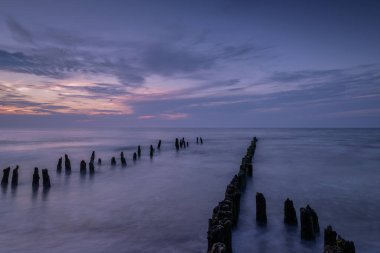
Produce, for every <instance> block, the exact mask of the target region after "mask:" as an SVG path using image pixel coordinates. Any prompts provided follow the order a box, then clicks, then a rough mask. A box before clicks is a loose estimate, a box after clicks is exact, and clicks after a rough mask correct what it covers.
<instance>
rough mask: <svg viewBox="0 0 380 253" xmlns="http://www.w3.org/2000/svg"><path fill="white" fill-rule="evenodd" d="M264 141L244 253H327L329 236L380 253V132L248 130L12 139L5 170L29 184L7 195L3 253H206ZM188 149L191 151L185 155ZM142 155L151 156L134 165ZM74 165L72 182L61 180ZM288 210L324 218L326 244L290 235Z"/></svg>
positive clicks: (241, 226) (242, 234)
mask: <svg viewBox="0 0 380 253" xmlns="http://www.w3.org/2000/svg"><path fill="white" fill-rule="evenodd" d="M254 136H256V137H257V138H258V142H257V148H256V154H255V156H254V159H253V176H252V178H250V179H249V180H248V185H247V188H246V190H245V192H244V194H243V195H242V198H241V208H240V218H239V222H238V225H237V226H236V227H235V228H234V230H233V238H232V245H233V252H234V253H243V252H244V253H246V252H257V253H269V252H271V253H272V252H289V253H290V252H292V253H294V252H305V253H314V252H315V253H317V252H318V253H321V252H323V229H324V228H326V226H327V225H332V227H333V229H334V230H336V231H337V232H338V234H340V235H341V236H342V237H343V238H344V239H346V240H352V241H354V243H355V246H356V252H360V253H363V252H369V253H371V252H373V253H378V252H380V240H379V239H380V129H247V128H246V129H238V128H233V129H227V128H141V129H138V128H115V129H38V130H37V129H1V130H0V168H1V169H4V168H6V167H8V166H11V168H12V170H13V169H14V168H15V167H16V165H18V166H19V183H18V186H17V187H16V188H12V187H11V185H10V184H9V185H8V186H7V187H2V189H1V193H0V252H1V253H25V252H28V253H45V252H46V253H77V252H78V253H82V252H91V253H103V252H104V253H105V252H107V253H113V252H114V253H126V252H128V253H129V252H131V253H134V252H136V253H139V252H142V253H148V252H149V253H151V252H157V253H158V252H162V253H182V252H183V253H187V252H189V253H190V252H191V253H197V252H199V253H206V251H207V228H208V219H209V218H210V217H211V214H212V209H213V208H214V207H215V206H216V205H217V204H218V202H219V201H221V200H222V199H223V198H224V192H225V189H226V186H227V184H228V183H229V182H230V180H231V179H232V177H233V176H234V174H236V173H237V172H238V170H239V165H240V162H241V159H242V157H243V155H244V154H245V152H246V149H247V147H248V146H249V144H250V142H251V140H252V138H253V137H254ZM182 137H184V138H185V139H186V141H188V142H189V147H188V148H185V149H180V150H179V151H176V149H175V145H174V141H175V138H182ZM196 137H202V139H203V144H197V143H196ZM159 140H162V145H161V149H160V150H157V148H156V146H157V143H158V141H159ZM138 145H141V148H142V156H141V158H140V159H138V160H137V161H136V162H133V160H132V155H133V153H134V152H136V150H137V146H138ZM150 145H153V146H154V148H156V151H155V154H154V156H153V157H152V158H150V156H149V146H150ZM93 150H94V151H95V153H96V160H97V159H98V158H101V159H102V164H101V165H97V164H95V174H94V175H89V174H86V175H81V174H80V172H79V168H80V162H81V160H85V161H86V162H87V163H88V162H89V160H90V156H91V152H92V151H93ZM120 152H124V154H125V157H126V159H127V166H126V167H122V166H121V165H120ZM64 154H68V155H69V157H70V159H71V165H72V173H71V174H69V175H67V174H65V173H64V168H63V172H62V173H61V174H59V173H57V172H56V166H57V161H58V158H59V157H62V156H64ZM112 156H115V157H116V160H117V165H116V166H111V157H112ZM35 167H37V168H39V170H40V173H41V169H45V168H47V169H48V171H49V175H50V180H51V188H50V189H49V190H43V189H42V186H40V187H39V189H38V190H37V191H33V190H32V174H33V170H34V168H35ZM0 172H1V173H2V171H0ZM1 176H2V175H1ZM41 181H42V180H41ZM256 192H261V193H263V194H264V196H265V198H266V204H267V216H268V223H267V225H266V226H259V225H258V224H256V220H255V217H256V216H255V215H256V210H255V208H256V207H255V195H256ZM286 198H290V199H292V200H293V202H294V205H295V208H296V211H297V216H298V218H299V209H300V208H301V207H305V206H306V205H310V206H311V207H312V208H313V209H314V210H315V211H316V212H317V214H318V217H319V224H320V227H321V234H320V235H319V236H318V237H317V239H316V240H315V241H302V240H301V239H300V227H299V226H298V227H293V228H290V227H287V226H285V225H284V223H283V208H284V201H285V199H286Z"/></svg>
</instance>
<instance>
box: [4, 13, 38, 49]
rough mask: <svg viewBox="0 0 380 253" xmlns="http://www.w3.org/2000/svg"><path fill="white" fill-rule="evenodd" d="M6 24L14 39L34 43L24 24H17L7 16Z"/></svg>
mask: <svg viewBox="0 0 380 253" xmlns="http://www.w3.org/2000/svg"><path fill="white" fill-rule="evenodd" d="M7 25H8V27H9V30H10V31H11V33H12V36H13V38H14V39H15V40H17V41H19V42H26V43H31V44H33V43H34V38H33V36H32V34H31V33H30V32H29V31H28V30H27V29H26V28H25V27H24V26H22V25H21V24H19V23H18V22H17V21H16V20H14V19H12V18H8V20H7Z"/></svg>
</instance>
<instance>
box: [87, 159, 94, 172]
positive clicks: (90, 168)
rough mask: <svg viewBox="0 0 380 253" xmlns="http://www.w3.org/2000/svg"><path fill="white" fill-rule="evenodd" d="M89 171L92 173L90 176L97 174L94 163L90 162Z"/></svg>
mask: <svg viewBox="0 0 380 253" xmlns="http://www.w3.org/2000/svg"><path fill="white" fill-rule="evenodd" d="M88 169H89V171H90V174H94V173H95V166H94V163H93V162H90V163H89V164H88Z"/></svg>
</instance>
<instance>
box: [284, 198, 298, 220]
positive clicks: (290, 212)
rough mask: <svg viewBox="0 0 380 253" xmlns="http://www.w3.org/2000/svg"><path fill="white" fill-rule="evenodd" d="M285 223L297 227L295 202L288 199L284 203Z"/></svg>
mask: <svg viewBox="0 0 380 253" xmlns="http://www.w3.org/2000/svg"><path fill="white" fill-rule="evenodd" d="M284 223H285V224H288V225H297V214H296V209H295V208H294V205H293V201H292V200H290V199H289V198H287V199H286V200H285V203H284Z"/></svg>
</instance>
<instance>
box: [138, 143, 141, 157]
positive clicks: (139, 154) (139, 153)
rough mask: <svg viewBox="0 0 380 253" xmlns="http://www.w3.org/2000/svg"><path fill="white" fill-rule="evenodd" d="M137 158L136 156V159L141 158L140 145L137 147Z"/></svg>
mask: <svg viewBox="0 0 380 253" xmlns="http://www.w3.org/2000/svg"><path fill="white" fill-rule="evenodd" d="M137 156H138V158H140V156H141V147H140V145H139V146H138V147H137Z"/></svg>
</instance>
